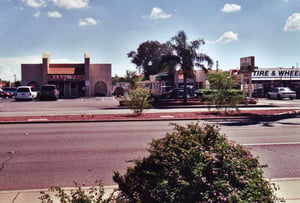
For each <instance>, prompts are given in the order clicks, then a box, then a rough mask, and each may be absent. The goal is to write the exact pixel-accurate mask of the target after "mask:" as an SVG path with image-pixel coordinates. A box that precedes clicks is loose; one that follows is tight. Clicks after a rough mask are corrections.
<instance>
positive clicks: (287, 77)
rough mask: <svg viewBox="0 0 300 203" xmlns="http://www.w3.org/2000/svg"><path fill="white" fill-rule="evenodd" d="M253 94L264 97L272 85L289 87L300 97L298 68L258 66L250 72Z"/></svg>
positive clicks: (299, 73) (299, 71)
mask: <svg viewBox="0 0 300 203" xmlns="http://www.w3.org/2000/svg"><path fill="white" fill-rule="evenodd" d="M252 84H253V89H254V95H255V96H257V97H264V96H266V94H267V93H268V92H269V91H271V90H272V89H273V88H274V87H290V88H291V89H292V90H294V91H296V93H297V98H300V68H258V69H255V70H254V71H253V72H252Z"/></svg>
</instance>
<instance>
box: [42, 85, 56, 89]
mask: <svg viewBox="0 0 300 203" xmlns="http://www.w3.org/2000/svg"><path fill="white" fill-rule="evenodd" d="M54 89H55V87H54V86H43V87H42V90H54Z"/></svg>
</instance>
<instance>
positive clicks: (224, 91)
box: [208, 72, 243, 112]
mask: <svg viewBox="0 0 300 203" xmlns="http://www.w3.org/2000/svg"><path fill="white" fill-rule="evenodd" d="M208 81H209V83H210V88H211V89H213V90H214V91H211V98H210V101H211V102H212V104H214V105H216V107H217V108H218V109H222V108H224V109H225V112H227V109H228V108H235V109H236V110H238V106H239V104H240V102H241V101H242V98H243V92H242V91H241V90H238V89H236V87H237V81H236V79H235V78H233V77H232V76H231V75H230V74H229V73H228V72H218V73H210V74H208Z"/></svg>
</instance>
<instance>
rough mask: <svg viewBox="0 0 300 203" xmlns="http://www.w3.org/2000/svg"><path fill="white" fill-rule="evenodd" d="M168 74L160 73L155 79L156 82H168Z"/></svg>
mask: <svg viewBox="0 0 300 203" xmlns="http://www.w3.org/2000/svg"><path fill="white" fill-rule="evenodd" d="M167 78H168V73H160V74H158V75H157V76H156V77H155V80H156V81H161V80H167Z"/></svg>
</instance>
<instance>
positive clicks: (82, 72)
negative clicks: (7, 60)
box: [21, 54, 111, 98]
mask: <svg viewBox="0 0 300 203" xmlns="http://www.w3.org/2000/svg"><path fill="white" fill-rule="evenodd" d="M21 84H22V85H32V86H36V87H37V88H38V87H40V86H42V85H44V84H55V85H56V87H57V88H58V90H59V91H60V96H61V97H62V98H73V97H83V96H111V64H90V57H89V55H88V54H84V63H79V64H52V63H50V55H49V54H44V55H43V62H42V63H41V64H22V80H21Z"/></svg>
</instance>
